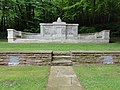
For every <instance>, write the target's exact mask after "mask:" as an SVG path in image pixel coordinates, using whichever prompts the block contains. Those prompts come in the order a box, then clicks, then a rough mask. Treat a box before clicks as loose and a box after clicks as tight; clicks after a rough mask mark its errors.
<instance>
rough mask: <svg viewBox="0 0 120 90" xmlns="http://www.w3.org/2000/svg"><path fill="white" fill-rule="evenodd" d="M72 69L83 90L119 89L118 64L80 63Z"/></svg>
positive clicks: (119, 67)
mask: <svg viewBox="0 0 120 90" xmlns="http://www.w3.org/2000/svg"><path fill="white" fill-rule="evenodd" d="M74 70H75V72H76V74H77V76H78V78H79V80H80V82H81V84H82V86H83V87H84V88H85V90H120V65H100V64H97V65H96V64H94V65H93V64H81V65H79V66H75V67H74Z"/></svg>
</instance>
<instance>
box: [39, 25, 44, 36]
mask: <svg viewBox="0 0 120 90" xmlns="http://www.w3.org/2000/svg"><path fill="white" fill-rule="evenodd" d="M43 25H44V24H43V23H40V35H41V36H42V37H43V36H44V34H43Z"/></svg>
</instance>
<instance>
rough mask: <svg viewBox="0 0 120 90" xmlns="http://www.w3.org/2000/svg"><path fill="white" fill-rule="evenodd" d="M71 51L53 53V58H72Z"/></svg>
mask: <svg viewBox="0 0 120 90" xmlns="http://www.w3.org/2000/svg"><path fill="white" fill-rule="evenodd" d="M70 55H71V54H70V52H69V51H55V52H53V56H70Z"/></svg>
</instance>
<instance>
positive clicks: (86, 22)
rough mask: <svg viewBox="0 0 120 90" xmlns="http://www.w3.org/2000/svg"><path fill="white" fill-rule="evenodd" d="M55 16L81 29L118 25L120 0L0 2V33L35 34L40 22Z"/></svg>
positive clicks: (119, 20) (10, 0)
mask: <svg viewBox="0 0 120 90" xmlns="http://www.w3.org/2000/svg"><path fill="white" fill-rule="evenodd" d="M58 17H61V18H62V20H63V21H66V22H68V23H78V24H79V25H80V27H81V26H95V25H96V24H106V23H113V22H114V23H116V24H117V25H118V23H117V22H120V0H0V32H6V29H7V28H14V29H17V30H21V31H24V29H27V30H32V31H31V32H37V31H38V28H39V23H41V22H53V21H55V20H56V19H57V18H58ZM100 29H101V30H102V27H100ZM110 29H111V30H112V29H113V28H110ZM112 32H114V30H112ZM115 32H116V31H115Z"/></svg>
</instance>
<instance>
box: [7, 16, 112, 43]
mask: <svg viewBox="0 0 120 90" xmlns="http://www.w3.org/2000/svg"><path fill="white" fill-rule="evenodd" d="M78 26H79V25H78V24H66V22H62V21H61V19H60V18H58V19H57V21H56V22H53V23H40V33H27V32H21V31H16V30H14V29H7V31H8V37H7V38H8V43H109V39H110V38H109V32H110V31H109V30H103V31H101V32H97V33H90V34H78Z"/></svg>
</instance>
